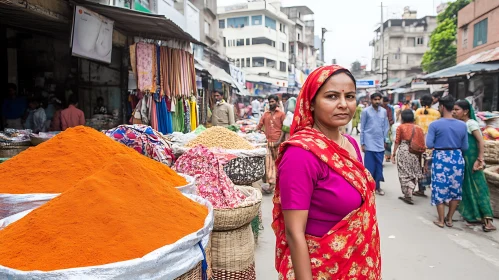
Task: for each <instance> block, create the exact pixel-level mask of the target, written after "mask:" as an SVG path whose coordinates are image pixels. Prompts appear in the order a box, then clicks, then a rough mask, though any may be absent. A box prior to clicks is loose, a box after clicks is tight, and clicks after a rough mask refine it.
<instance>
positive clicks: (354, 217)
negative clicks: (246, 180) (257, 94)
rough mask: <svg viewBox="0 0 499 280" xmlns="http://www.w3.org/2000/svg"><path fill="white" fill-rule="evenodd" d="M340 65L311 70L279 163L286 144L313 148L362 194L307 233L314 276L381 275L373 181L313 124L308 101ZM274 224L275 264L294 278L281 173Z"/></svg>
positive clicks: (284, 274) (281, 273)
mask: <svg viewBox="0 0 499 280" xmlns="http://www.w3.org/2000/svg"><path fill="white" fill-rule="evenodd" d="M340 69H343V68H341V67H339V66H336V65H332V66H324V67H321V68H318V69H317V70H315V71H314V72H312V73H311V74H310V76H309V77H308V79H307V81H306V82H305V84H304V85H303V88H302V91H301V93H300V95H299V96H298V100H297V106H298V108H297V110H296V111H295V115H294V120H293V124H292V126H291V137H290V139H289V140H288V141H286V142H284V143H283V144H282V145H281V146H280V148H279V155H278V159H277V161H276V165H277V166H278V165H279V163H280V161H281V158H282V155H283V153H284V151H285V150H286V147H287V146H288V145H292V146H298V147H301V148H303V149H305V150H308V151H311V152H312V153H314V154H315V155H316V156H317V157H318V158H320V159H321V160H322V161H324V162H325V163H327V165H328V166H329V167H330V168H332V169H333V170H334V171H336V172H337V173H338V174H341V175H342V176H343V177H344V178H345V179H346V180H347V181H348V182H349V183H350V184H351V185H352V186H353V187H354V188H355V189H356V190H357V191H358V192H359V193H360V195H361V197H362V201H363V202H362V205H361V206H360V207H359V208H358V209H356V210H354V211H352V212H351V213H350V214H348V215H347V216H346V217H344V218H343V220H341V221H340V222H339V223H338V224H336V225H335V226H334V227H333V228H331V229H330V230H329V232H327V233H326V234H325V235H324V236H322V237H315V236H310V235H306V236H305V238H306V240H307V244H308V249H309V254H310V261H311V267H312V275H313V279H317V280H326V279H330V280H333V279H381V255H380V239H379V232H378V222H377V219H376V204H375V197H374V191H375V182H374V180H373V178H372V177H371V174H370V173H369V171H367V169H366V168H365V167H364V165H363V164H362V163H361V162H359V161H358V160H357V159H356V158H354V157H352V156H350V153H349V152H348V151H346V150H345V149H343V148H341V147H340V146H339V145H337V144H336V143H335V142H334V141H331V140H329V139H328V138H327V137H326V136H325V135H324V134H323V133H321V132H320V131H318V130H316V129H314V128H312V127H313V124H314V120H313V116H312V112H311V110H310V102H311V101H312V99H313V97H314V96H315V94H316V93H317V91H318V90H319V88H320V87H321V86H322V84H323V83H324V82H325V81H326V80H327V78H329V77H330V76H331V75H332V74H333V73H334V72H336V71H337V70H340ZM273 201H274V210H273V222H272V228H273V229H274V232H275V235H276V263H275V266H276V269H277V271H278V273H279V279H283V280H285V279H287V280H292V279H295V275H294V270H293V264H292V262H291V254H290V250H289V247H288V244H287V241H286V234H285V224H284V217H283V214H282V208H281V203H280V201H281V200H280V188H279V178H277V185H276V189H275V193H274V199H273Z"/></svg>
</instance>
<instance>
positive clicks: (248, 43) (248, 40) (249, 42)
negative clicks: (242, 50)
mask: <svg viewBox="0 0 499 280" xmlns="http://www.w3.org/2000/svg"><path fill="white" fill-rule="evenodd" d="M249 45H251V39H249V38H247V39H246V46H249Z"/></svg>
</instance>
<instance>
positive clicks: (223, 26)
mask: <svg viewBox="0 0 499 280" xmlns="http://www.w3.org/2000/svg"><path fill="white" fill-rule="evenodd" d="M218 28H220V29H224V28H225V19H221V20H219V21H218Z"/></svg>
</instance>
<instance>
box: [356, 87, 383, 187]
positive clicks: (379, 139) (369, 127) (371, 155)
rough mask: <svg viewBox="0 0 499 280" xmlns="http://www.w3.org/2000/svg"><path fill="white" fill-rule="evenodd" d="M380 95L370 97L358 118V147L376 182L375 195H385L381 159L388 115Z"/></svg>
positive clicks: (375, 94)
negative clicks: (368, 104)
mask: <svg viewBox="0 0 499 280" xmlns="http://www.w3.org/2000/svg"><path fill="white" fill-rule="evenodd" d="M381 100H382V95H381V94H380V93H374V94H372V95H371V106H369V107H367V108H366V109H365V110H364V111H362V114H361V117H360V126H361V129H362V130H361V131H360V145H361V146H362V151H363V152H364V153H365V155H364V165H365V167H366V168H367V170H369V172H371V175H372V176H373V178H374V181H376V194H378V195H385V192H384V191H383V190H382V189H381V185H380V184H381V183H380V182H384V181H385V179H384V177H383V158H384V153H385V147H386V143H387V142H388V141H389V140H388V130H389V128H390V125H389V123H388V115H387V112H386V110H385V109H384V108H383V107H381Z"/></svg>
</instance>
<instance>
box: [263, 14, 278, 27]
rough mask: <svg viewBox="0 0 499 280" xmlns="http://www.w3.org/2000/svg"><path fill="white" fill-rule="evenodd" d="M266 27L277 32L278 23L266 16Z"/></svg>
mask: <svg viewBox="0 0 499 280" xmlns="http://www.w3.org/2000/svg"><path fill="white" fill-rule="evenodd" d="M265 27H268V28H270V29H274V30H276V21H275V19H272V18H269V17H268V16H265Z"/></svg>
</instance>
